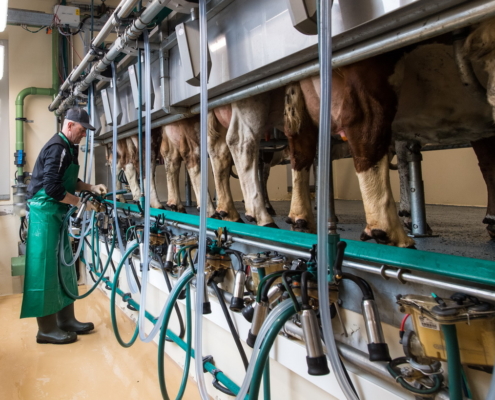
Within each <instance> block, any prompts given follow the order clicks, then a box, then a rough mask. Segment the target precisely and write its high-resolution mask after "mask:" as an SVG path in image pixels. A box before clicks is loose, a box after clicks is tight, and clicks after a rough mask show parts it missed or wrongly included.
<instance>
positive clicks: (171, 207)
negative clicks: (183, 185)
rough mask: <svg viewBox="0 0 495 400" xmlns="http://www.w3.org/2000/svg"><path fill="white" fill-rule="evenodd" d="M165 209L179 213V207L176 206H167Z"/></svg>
mask: <svg viewBox="0 0 495 400" xmlns="http://www.w3.org/2000/svg"><path fill="white" fill-rule="evenodd" d="M165 208H168V209H169V210H170V211H177V205H175V204H166V205H165Z"/></svg>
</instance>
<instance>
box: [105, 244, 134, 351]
mask: <svg viewBox="0 0 495 400" xmlns="http://www.w3.org/2000/svg"><path fill="white" fill-rule="evenodd" d="M138 246H139V244H138V243H137V242H136V243H134V244H133V245H132V246H131V247H130V248H129V249H127V250H126V252H125V254H124V255H123V256H122V259H121V260H120V262H119V265H118V267H117V270H116V271H115V274H114V277H113V282H112V292H111V294H110V315H111V318H112V328H113V333H114V334H115V338H116V339H117V342H119V344H120V345H121V346H122V347H131V346H132V345H133V344H134V342H135V341H136V339H137V337H138V333H139V324H136V329H135V330H134V334H133V335H132V338H131V340H130V341H128V342H124V341H123V340H122V337H121V336H120V332H119V327H118V325H117V317H116V315H115V292H116V289H117V282H118V280H119V276H120V271H122V266H123V265H124V263H125V260H127V258H128V257H129V256H130V255H131V254H132V252H133V251H134V250H136V248H137V247H138ZM102 276H103V274H101V277H102ZM101 277H100V278H101Z"/></svg>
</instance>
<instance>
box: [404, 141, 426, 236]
mask: <svg viewBox="0 0 495 400" xmlns="http://www.w3.org/2000/svg"><path fill="white" fill-rule="evenodd" d="M407 149H408V152H407V162H408V166H409V190H410V192H409V195H410V198H411V220H412V222H411V225H412V227H411V228H412V229H411V234H410V236H412V237H425V236H430V235H428V226H427V224H426V206H425V190H424V184H423V177H422V172H421V161H422V160H423V157H422V155H421V145H420V144H419V142H417V141H414V142H411V143H408V144H407Z"/></svg>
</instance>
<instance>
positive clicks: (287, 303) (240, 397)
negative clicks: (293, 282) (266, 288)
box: [236, 299, 295, 400]
mask: <svg viewBox="0 0 495 400" xmlns="http://www.w3.org/2000/svg"><path fill="white" fill-rule="evenodd" d="M294 314H295V310H294V303H293V302H292V300H291V299H287V300H284V301H283V302H282V303H280V304H279V305H278V306H277V307H275V308H274V309H273V310H272V311H271V312H270V313H269V314H268V317H267V318H266V320H265V322H264V323H263V325H262V326H261V329H260V331H259V333H258V336H257V338H256V342H255V343H254V347H253V352H252V353H251V358H250V360H249V366H248V369H247V372H246V376H245V377H244V380H243V382H242V386H241V389H240V390H239V393H238V394H237V397H236V400H244V399H245V397H246V395H247V393H248V390H249V387H250V386H251V381H252V380H253V379H254V376H253V374H254V369H255V365H256V362H257V360H258V353H259V351H260V347H261V344H262V343H263V342H264V340H265V336H266V335H267V333H268V331H269V329H270V328H271V327H272V326H273V325H274V324H275V322H276V321H278V320H279V318H283V320H284V323H285V322H286V321H287V320H288V319H289V318H290V317H291V316H292V315H294ZM263 367H264V364H263V365H262V366H261V368H258V369H257V371H256V374H257V375H259V381H261V375H262V374H263ZM256 379H258V378H256ZM258 388H259V386H258ZM253 393H254V392H253V391H251V394H250V397H249V398H250V399H251V398H252V397H251V396H252V395H253Z"/></svg>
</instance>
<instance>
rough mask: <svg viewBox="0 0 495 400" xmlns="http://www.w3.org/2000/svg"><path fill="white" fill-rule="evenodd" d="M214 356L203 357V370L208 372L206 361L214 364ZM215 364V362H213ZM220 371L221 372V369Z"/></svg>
mask: <svg viewBox="0 0 495 400" xmlns="http://www.w3.org/2000/svg"><path fill="white" fill-rule="evenodd" d="M213 362H214V361H213V356H205V357H203V372H208V371H207V369H206V368H205V364H206V363H210V364H213ZM213 365H214V364H213ZM218 372H221V371H220V370H219V371H218Z"/></svg>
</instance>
